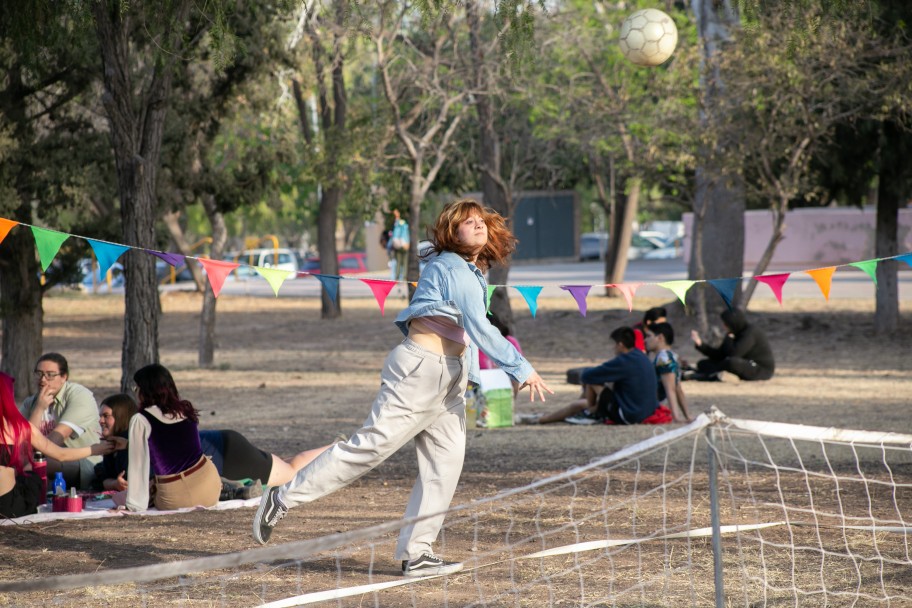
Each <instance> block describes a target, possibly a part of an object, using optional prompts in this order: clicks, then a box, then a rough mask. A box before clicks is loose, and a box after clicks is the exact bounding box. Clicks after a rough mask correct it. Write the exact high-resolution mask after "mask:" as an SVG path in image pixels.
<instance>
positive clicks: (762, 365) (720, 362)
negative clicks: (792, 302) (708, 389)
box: [687, 310, 776, 381]
mask: <svg viewBox="0 0 912 608" xmlns="http://www.w3.org/2000/svg"><path fill="white" fill-rule="evenodd" d="M721 317H722V323H723V324H724V325H725V330H726V336H725V338H724V339H723V340H722V344H720V345H719V347H718V348H713V347H712V346H709V345H708V344H705V343H704V342H703V340H702V338H700V334H699V333H698V332H697V331H696V330H694V331H692V332H691V333H690V335H691V338H693V342H694V346H696V347H697V350H698V351H700V352H701V353H703V354H704V355H706V357H707V358H706V359H702V360H700V361H698V362H697V371H696V372H695V373H693V374H690V377H689V378H687V379H689V380H709V381H714V380H720V379H721V374H722V372H730V373H732V374H734V375H735V376H737V377H738V378H740V379H741V380H769V379H770V378H772V377H773V373H774V372H775V371H776V363H775V361H774V359H773V351H772V349H770V345H769V341H768V340H767V339H766V334H764V333H763V331H762V330H760V329H758V328H757V327H754V326H753V325H751V324H750V323H748V322H747V318H746V317H745V316H744V313H743V312H741V311H740V310H726V311H725V312H723V313H722V315H721Z"/></svg>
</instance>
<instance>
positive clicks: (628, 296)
mask: <svg viewBox="0 0 912 608" xmlns="http://www.w3.org/2000/svg"><path fill="white" fill-rule="evenodd" d="M640 285H642V283H609V284H608V285H606V287H614V288H615V289H617V290H618V291H620V292H621V293H622V294H624V299H625V300H627V312H633V296H634V294H636V290H637V289H639V288H640Z"/></svg>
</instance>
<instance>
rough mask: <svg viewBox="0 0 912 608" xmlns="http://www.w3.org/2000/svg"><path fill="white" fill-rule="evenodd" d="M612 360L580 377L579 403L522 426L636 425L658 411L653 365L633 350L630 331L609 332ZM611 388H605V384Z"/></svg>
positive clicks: (527, 418) (529, 417)
mask: <svg viewBox="0 0 912 608" xmlns="http://www.w3.org/2000/svg"><path fill="white" fill-rule="evenodd" d="M611 339H612V340H614V352H615V355H616V356H615V357H614V358H613V359H611V360H610V361H605V362H604V363H602V364H601V365H599V366H597V367H590V368H588V369H586V371H584V372H583V373H582V376H581V381H582V384H583V391H582V395H581V397H580V399H578V400H576V401H574V402H573V403H571V404H570V405H568V406H566V407H564V408H561V409H560V410H558V411H556V412H552V413H550V414H543V415H534V414H533V415H525V416H520V417H519V419H518V421H519V422H520V423H521V424H547V423H549V422H560V421H562V420H566V421H567V422H572V423H575V424H594V423H595V422H599V421H604V420H606V419H607V420H611V421H612V422H614V423H615V424H638V423H640V422H642V421H643V420H645V419H646V418H648V417H649V416H651V415H652V413H653V412H655V410H656V407H658V404H659V403H658V399H657V398H656V395H657V394H658V384H657V382H656V374H655V371H654V370H653V365H652V361H650V360H649V358H648V357H647V356H646V355H645V354H644V353H643V352H642V351H640V350H639V349H637V348H635V345H634V341H635V337H634V333H633V330H632V329H631V328H629V327H619V328H618V329H615V330H614V331H613V332H611ZM609 383H610V384H611V386H607V385H608V384H609Z"/></svg>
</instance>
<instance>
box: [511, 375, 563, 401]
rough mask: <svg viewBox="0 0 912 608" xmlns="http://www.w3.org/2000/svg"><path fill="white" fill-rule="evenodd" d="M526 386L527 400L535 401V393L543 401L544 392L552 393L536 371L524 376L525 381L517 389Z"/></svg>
mask: <svg viewBox="0 0 912 608" xmlns="http://www.w3.org/2000/svg"><path fill="white" fill-rule="evenodd" d="M527 386H528V387H529V401H535V396H536V395H538V398H539V400H540V401H545V393H548V394H550V395H553V394H554V391H552V390H551V389H550V388H548V385H547V384H545V381H544V380H542V377H541V376H539V375H538V372H532V375H531V376H529V377H528V378H526V381H525V382H523V383H522V385H521V386H520V387H519V390H522V389H524V388H526V387H527Z"/></svg>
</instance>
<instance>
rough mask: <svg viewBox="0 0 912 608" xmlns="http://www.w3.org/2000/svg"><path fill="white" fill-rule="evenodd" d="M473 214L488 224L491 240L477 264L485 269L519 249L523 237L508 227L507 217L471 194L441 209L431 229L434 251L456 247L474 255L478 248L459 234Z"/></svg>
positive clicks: (477, 258)
mask: <svg viewBox="0 0 912 608" xmlns="http://www.w3.org/2000/svg"><path fill="white" fill-rule="evenodd" d="M472 214H475V215H478V216H479V217H481V219H483V220H484V223H485V225H486V226H487V227H488V242H487V244H486V245H485V246H484V248H483V249H482V250H481V251H480V252H479V253H478V256H477V257H476V259H475V265H476V266H478V267H479V268H480V269H481V270H487V269H488V268H490V267H491V266H492V265H493V264H503V263H504V262H505V261H506V260H507V258H509V257H510V254H512V253H513V252H514V251H515V250H516V243H517V242H519V241H518V240H517V239H516V237H515V236H513V233H512V232H510V229H509V228H507V222H506V220H505V219H504V218H503V217H502V216H501V215H500V214H499V213H497V212H496V211H494V210H493V209H489V208H486V207H482V205H481V203H479V202H478V201H476V200H474V199H471V198H463V199H459V200H457V201H453V202H452V203H449V204H448V205H447V206H446V207H444V208H443V211H441V212H440V215H439V216H438V217H437V222H436V223H435V224H434V227H433V228H432V230H431V232H432V236H431V240H432V241H433V242H434V251H435V252H436V253H440V252H441V251H452V252H454V253H458V254H459V255H461V256H463V257H471V256H472V254H474V253H475V252H474V251H472V250H470V249H469V248H467V247H466V246H465V245H463V244H462V243H460V242H459V241H458V240H457V234H458V232H459V225H460V224H461V223H462V222H464V221H465V220H466V219H468V217H469V216H471V215H472Z"/></svg>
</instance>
